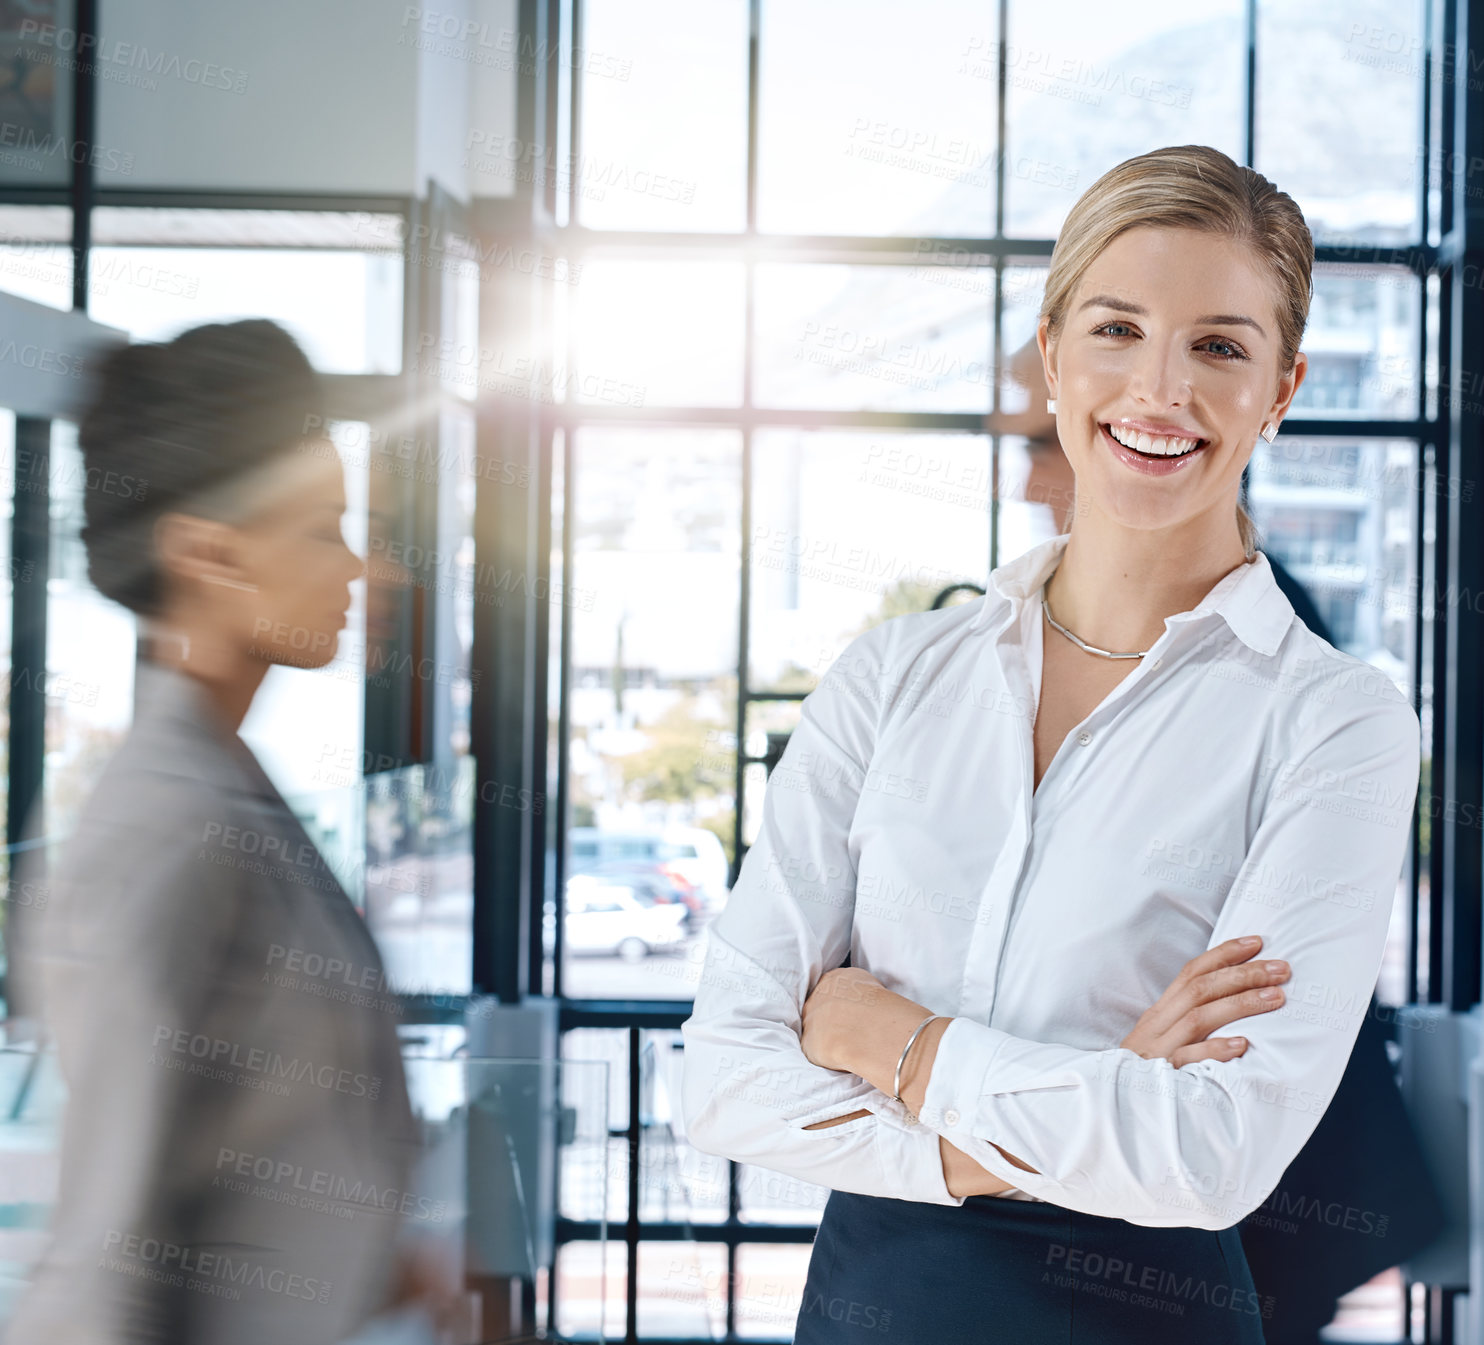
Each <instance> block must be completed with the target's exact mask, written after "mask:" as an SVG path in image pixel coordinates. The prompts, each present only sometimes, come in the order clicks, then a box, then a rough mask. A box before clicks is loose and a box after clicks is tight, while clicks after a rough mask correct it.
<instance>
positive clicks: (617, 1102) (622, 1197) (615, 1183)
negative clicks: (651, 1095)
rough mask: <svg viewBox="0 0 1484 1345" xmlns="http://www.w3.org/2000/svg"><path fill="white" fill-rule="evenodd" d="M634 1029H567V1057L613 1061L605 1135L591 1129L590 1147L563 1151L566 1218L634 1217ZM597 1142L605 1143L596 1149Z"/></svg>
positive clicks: (564, 1037)
mask: <svg viewBox="0 0 1484 1345" xmlns="http://www.w3.org/2000/svg"><path fill="white" fill-rule="evenodd" d="M628 1040H629V1034H628V1031H627V1029H625V1028H601V1027H579V1028H573V1029H572V1030H571V1031H569V1032H564V1033H563V1034H562V1044H561V1054H562V1059H563V1060H590V1061H601V1062H603V1063H605V1064H606V1065H607V1066H608V1124H607V1127H606V1133H604V1134H603V1136H602V1138H601V1139H599V1138H596V1136H597V1134H598V1132H597V1130H596V1129H594V1130H593V1131H592V1136H590V1138H589V1141H588V1142H587V1144H586V1147H583V1146H579V1145H568V1146H564V1147H563V1149H562V1151H561V1153H560V1162H561V1174H560V1191H561V1196H560V1210H559V1213H560V1215H561V1217H562V1218H564V1219H576V1220H579V1221H581V1222H586V1223H595V1222H598V1221H599V1220H601V1219H603V1218H604V1216H605V1213H606V1217H607V1218H608V1219H609V1220H611V1221H613V1222H615V1223H617V1224H619V1225H620V1226H621V1225H622V1224H623V1222H624V1221H625V1220H626V1219H627V1218H628V1217H629V1193H628V1171H629V1160H628V1152H629V1151H628V1140H627V1139H626V1138H625V1135H626V1132H627V1130H628V1125H629V1047H628ZM593 1144H600V1145H601V1146H602V1151H601V1152H594V1151H593V1147H592V1146H593Z"/></svg>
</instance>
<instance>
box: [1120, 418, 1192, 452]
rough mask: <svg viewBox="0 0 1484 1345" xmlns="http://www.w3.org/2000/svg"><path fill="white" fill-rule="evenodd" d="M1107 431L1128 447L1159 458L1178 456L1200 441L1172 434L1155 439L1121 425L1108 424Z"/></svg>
mask: <svg viewBox="0 0 1484 1345" xmlns="http://www.w3.org/2000/svg"><path fill="white" fill-rule="evenodd" d="M1108 433H1109V434H1111V435H1112V436H1113V437H1114V438H1115V439H1116V440H1118V442H1119V443H1120V444H1123V445H1125V446H1126V447H1128V448H1135V449H1138V451H1139V452H1140V453H1148V454H1151V455H1152V456H1157V457H1161V458H1178V457H1180V456H1181V454H1184V453H1189V452H1190V451H1191V450H1192V449H1193V448H1194V447H1195V446H1196V445H1197V444H1199V443H1200V442H1201V441H1200V440H1199V439H1176V438H1174V437H1173V436H1172V437H1171V438H1168V439H1155V438H1154V437H1153V436H1151V435H1148V434H1145V433H1143V432H1142V431H1140V430H1126V429H1124V428H1123V427H1122V426H1121V425H1109V426H1108Z"/></svg>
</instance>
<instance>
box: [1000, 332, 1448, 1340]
mask: <svg viewBox="0 0 1484 1345" xmlns="http://www.w3.org/2000/svg"><path fill="white" fill-rule="evenodd" d="M1007 372H1008V373H1009V376H1010V377H1011V378H1012V379H1013V380H1014V381H1015V382H1016V383H1017V384H1019V385H1020V386H1021V387H1024V388H1025V389H1026V391H1027V394H1028V396H1029V402H1028V408H1029V409H1028V410H1026V411H1024V412H1018V413H1008V414H1001V415H998V416H990V417H988V419H987V422H986V428H987V429H989V430H990V431H991V432H994V433H999V434H1003V435H1014V436H1020V437H1024V438H1025V440H1026V451H1027V455H1028V457H1029V459H1030V471H1029V475H1028V477H1027V480H1026V485H1025V498H1026V500H1027V501H1029V502H1031V503H1033V504H1044V505H1046V506H1047V507H1049V508H1050V509H1051V511H1052V515H1053V517H1054V518H1055V520H1056V530H1057V531H1058V532H1060V533H1064V532H1067V531H1068V530H1069V529H1070V527H1071V520H1072V516H1073V510H1074V509H1075V507H1076V484H1077V483H1076V477H1075V476H1074V475H1073V472H1072V467H1071V464H1070V463H1069V462H1068V461H1067V458H1066V455H1065V454H1064V453H1063V452H1062V449H1061V444H1060V443H1059V442H1058V440H1057V434H1056V417H1055V415H1054V414H1051V413H1049V412H1045V411H1043V410H1041V409H1040V408H1042V407H1044V406H1045V403H1046V380H1045V375H1044V373H1043V368H1042V361H1041V355H1040V352H1039V351H1038V350H1037V348H1036V343H1035V341H1034V340H1031V341H1028V342H1027V343H1026V344H1025V345H1024V346H1022V347H1021V348H1020V349H1019V350H1017V351H1016V352H1015V353H1014V354H1013V355H1012V356H1011V357H1010V361H1009V367H1008V371H1007ZM1268 563H1269V564H1270V565H1271V566H1272V567H1273V578H1274V580H1275V581H1276V582H1277V585H1278V587H1279V588H1280V589H1281V590H1282V591H1283V594H1284V596H1285V597H1286V598H1287V599H1288V601H1289V602H1290V603H1291V604H1292V605H1293V610H1294V612H1295V614H1296V615H1297V616H1298V618H1299V620H1300V621H1302V622H1303V623H1304V624H1305V625H1306V626H1308V628H1309V629H1310V630H1311V631H1313V632H1314V634H1316V635H1318V636H1319V637H1320V639H1322V640H1326V641H1328V642H1329V643H1330V644H1333V643H1334V641H1333V639H1332V638H1331V636H1330V632H1329V629H1328V627H1327V626H1326V625H1325V622H1324V619H1323V618H1322V617H1321V616H1320V614H1319V610H1318V608H1317V607H1316V606H1315V605H1314V601H1313V599H1312V598H1310V596H1309V594H1308V593H1307V592H1306V591H1305V589H1304V587H1303V585H1302V584H1300V583H1299V582H1298V581H1297V580H1296V579H1295V578H1294V577H1293V576H1292V575H1291V574H1290V573H1289V572H1288V571H1287V570H1286V569H1284V567H1283V566H1282V564H1280V563H1279V561H1278V558H1277V557H1276V556H1273V555H1271V554H1269V555H1268ZM1294 972H1295V975H1296V976H1297V977H1299V978H1300V979H1301V978H1302V974H1303V968H1302V967H1298V966H1295V967H1294ZM1384 1016H1385V1013H1384V1010H1382V1008H1381V1006H1380V1005H1379V1004H1378V1003H1377V1001H1376V999H1375V998H1374V996H1373V997H1372V999H1371V1003H1370V1006H1369V1009H1368V1011H1367V1013H1366V1015H1365V1019H1364V1021H1363V1022H1362V1024H1361V1028H1360V1035H1359V1036H1358V1038H1357V1039H1356V1043H1355V1049H1354V1050H1353V1051H1352V1052H1351V1055H1350V1061H1349V1063H1348V1065H1347V1066H1346V1069H1345V1073H1344V1075H1343V1076H1342V1077H1341V1080H1340V1085H1339V1088H1338V1090H1337V1091H1336V1093H1335V1097H1334V1101H1333V1102H1332V1103H1331V1104H1330V1106H1329V1109H1328V1111H1326V1112H1325V1114H1324V1116H1323V1117H1322V1118H1321V1120H1320V1122H1319V1125H1318V1127H1317V1128H1316V1129H1315V1131H1314V1134H1313V1135H1312V1136H1311V1137H1310V1139H1309V1142H1308V1143H1307V1144H1306V1145H1305V1146H1304V1147H1303V1149H1301V1150H1300V1151H1299V1155H1298V1157H1297V1158H1296V1159H1295V1160H1294V1161H1293V1163H1292V1164H1290V1165H1289V1167H1288V1170H1287V1172H1286V1173H1285V1174H1284V1177H1283V1180H1282V1181H1281V1182H1280V1183H1279V1184H1278V1186H1277V1188H1276V1189H1275V1190H1274V1191H1273V1193H1272V1195H1271V1196H1269V1198H1268V1199H1267V1201H1265V1202H1264V1203H1263V1205H1262V1207H1261V1208H1260V1209H1258V1210H1257V1211H1255V1212H1254V1213H1253V1214H1250V1215H1249V1216H1248V1217H1247V1218H1246V1219H1244V1220H1242V1222H1241V1223H1240V1224H1239V1225H1238V1228H1239V1229H1240V1232H1241V1238H1242V1248H1243V1250H1244V1251H1245V1252H1246V1254H1247V1261H1248V1264H1249V1265H1250V1267H1251V1270H1252V1279H1253V1283H1254V1284H1255V1286H1256V1288H1257V1291H1258V1293H1259V1294H1261V1295H1263V1296H1264V1299H1265V1300H1267V1301H1269V1302H1270V1304H1271V1315H1270V1316H1266V1315H1265V1317H1264V1320H1263V1333H1264V1335H1265V1337H1266V1339H1267V1342H1268V1345H1318V1343H1319V1340H1320V1336H1319V1332H1320V1329H1321V1328H1322V1327H1324V1326H1327V1325H1328V1324H1329V1323H1330V1322H1331V1321H1332V1320H1333V1318H1334V1315H1335V1310H1336V1301H1337V1300H1338V1299H1339V1298H1340V1296H1341V1295H1343V1294H1346V1293H1348V1292H1349V1291H1350V1290H1352V1289H1355V1288H1357V1287H1359V1286H1360V1285H1362V1284H1365V1283H1366V1282H1367V1281H1368V1280H1370V1279H1371V1278H1373V1277H1374V1276H1376V1275H1378V1274H1380V1273H1381V1272H1382V1271H1384V1270H1387V1269H1389V1268H1390V1267H1392V1266H1395V1265H1397V1264H1398V1263H1400V1262H1401V1261H1403V1260H1406V1259H1407V1258H1409V1257H1411V1256H1413V1255H1414V1254H1415V1253H1417V1252H1419V1251H1421V1250H1422V1249H1423V1248H1424V1247H1426V1246H1427V1245H1428V1244H1429V1243H1430V1242H1432V1241H1433V1240H1434V1239H1435V1238H1436V1237H1437V1236H1438V1234H1439V1233H1441V1231H1442V1227H1443V1217H1444V1216H1443V1208H1442V1204H1441V1203H1440V1201H1439V1199H1438V1194H1437V1189H1436V1187H1435V1185H1434V1182H1433V1178H1432V1176H1431V1175H1430V1173H1429V1172H1428V1169H1427V1167H1426V1164H1425V1161H1424V1159H1423V1156H1422V1151H1421V1148H1420V1147H1419V1145H1418V1142H1417V1137H1416V1134H1415V1132H1414V1131H1413V1128H1412V1124H1411V1121H1410V1119H1409V1118H1408V1116H1407V1114H1406V1111H1405V1108H1404V1105H1403V1103H1402V1096H1401V1092H1400V1090H1399V1088H1398V1087H1397V1083H1396V1077H1395V1073H1394V1071H1393V1069H1392V1064H1391V1059H1390V1057H1389V1056H1388V1054H1387V1050H1386V1041H1387V1037H1388V1033H1387V1031H1386V1028H1385V1027H1384V1026H1383V1018H1384Z"/></svg>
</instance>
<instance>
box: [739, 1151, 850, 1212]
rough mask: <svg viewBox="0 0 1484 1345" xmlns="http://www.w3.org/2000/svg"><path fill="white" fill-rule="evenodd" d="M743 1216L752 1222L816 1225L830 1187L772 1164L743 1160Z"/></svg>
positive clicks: (740, 1187) (741, 1182) (740, 1181)
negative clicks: (769, 1165)
mask: <svg viewBox="0 0 1484 1345" xmlns="http://www.w3.org/2000/svg"><path fill="white" fill-rule="evenodd" d="M737 1190H738V1195H739V1197H740V1199H741V1202H742V1210H741V1216H740V1217H741V1219H742V1222H743V1223H748V1224H800V1225H804V1226H806V1227H813V1226H814V1225H816V1224H818V1223H819V1216H820V1215H821V1214H823V1213H824V1203H825V1201H826V1200H828V1199H829V1197H830V1192H829V1188H828V1187H826V1186H817V1185H815V1184H814V1183H813V1182H806V1181H801V1180H800V1179H799V1178H797V1177H789V1176H787V1175H785V1174H784V1173H782V1172H774V1171H773V1170H772V1169H771V1168H762V1167H755V1166H754V1165H753V1164H751V1163H742V1164H739V1165H738V1168H737Z"/></svg>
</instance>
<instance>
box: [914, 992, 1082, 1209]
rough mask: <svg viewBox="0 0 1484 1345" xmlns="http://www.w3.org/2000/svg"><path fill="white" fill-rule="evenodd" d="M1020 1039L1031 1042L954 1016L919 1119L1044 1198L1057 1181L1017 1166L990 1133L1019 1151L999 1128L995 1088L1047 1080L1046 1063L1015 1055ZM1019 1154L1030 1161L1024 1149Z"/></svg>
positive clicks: (990, 1167) (1006, 1179) (1000, 1090)
mask: <svg viewBox="0 0 1484 1345" xmlns="http://www.w3.org/2000/svg"><path fill="white" fill-rule="evenodd" d="M1016 1043H1020V1044H1022V1045H1026V1044H1028V1043H1023V1042H1020V1039H1019V1038H1017V1037H1012V1036H1011V1035H1010V1034H1009V1033H1008V1032H1001V1031H1000V1030H999V1029H998V1028H994V1027H988V1026H986V1025H985V1024H983V1023H976V1022H975V1021H974V1020H973V1019H971V1018H955V1019H954V1020H953V1021H952V1022H951V1023H949V1024H948V1026H947V1027H946V1028H944V1030H943V1035H942V1036H941V1037H939V1038H938V1050H937V1053H936V1055H934V1057H933V1069H932V1073H931V1074H929V1075H928V1084H927V1088H926V1090H925V1091H924V1094H923V1102H922V1112H921V1116H920V1119H921V1120H922V1123H923V1124H924V1125H927V1126H931V1127H932V1128H933V1130H934V1131H935V1132H936V1133H937V1134H940V1135H942V1136H943V1138H944V1139H946V1140H947V1141H948V1142H949V1143H950V1144H952V1145H953V1146H954V1147H956V1148H959V1149H962V1150H963V1151H964V1152H965V1153H966V1154H969V1155H970V1156H971V1157H972V1158H973V1159H974V1160H975V1161H976V1162H977V1163H978V1164H979V1165H980V1166H981V1167H982V1168H984V1169H985V1171H986V1172H988V1173H990V1175H991V1176H995V1177H998V1178H999V1179H1000V1180H1001V1181H1002V1182H1010V1183H1012V1184H1013V1186H1014V1187H1015V1189H1016V1190H1019V1191H1024V1192H1025V1193H1026V1194H1027V1195H1033V1196H1039V1197H1041V1198H1042V1199H1043V1200H1044V1199H1049V1198H1051V1197H1053V1196H1054V1195H1055V1193H1056V1190H1057V1189H1058V1188H1057V1183H1056V1182H1055V1181H1053V1180H1051V1179H1050V1178H1048V1177H1047V1176H1045V1175H1044V1173H1035V1172H1027V1171H1025V1169H1024V1168H1020V1167H1017V1166H1016V1165H1015V1164H1014V1163H1012V1162H1010V1160H1009V1159H1007V1158H1006V1157H1005V1156H1004V1155H1003V1154H1002V1153H1000V1151H999V1150H998V1149H996V1148H995V1147H994V1144H991V1143H990V1142H989V1140H988V1138H987V1137H985V1136H986V1132H989V1133H990V1134H992V1135H993V1136H994V1140H995V1143H998V1144H1002V1145H1003V1146H1004V1147H1005V1148H1006V1149H1008V1150H1009V1151H1010V1152H1011V1153H1016V1144H1015V1141H1014V1137H1013V1136H1009V1135H1004V1134H1000V1133H996V1130H997V1128H996V1126H995V1124H994V1119H995V1118H994V1107H993V1094H995V1093H1010V1092H1014V1091H1016V1090H1017V1089H1020V1088H1028V1087H1035V1086H1036V1085H1038V1084H1041V1083H1043V1082H1048V1080H1046V1078H1045V1071H1044V1070H1043V1069H1040V1068H1037V1067H1035V1066H1031V1067H1030V1068H1026V1067H1024V1066H1023V1065H1022V1064H1021V1063H1020V1062H1018V1061H1016V1060H1014V1058H1013V1056H1014V1052H1013V1051H1010V1052H1007V1051H1006V1050H1005V1048H1006V1047H1007V1046H1013V1045H1015V1044H1016ZM991 1072H993V1073H994V1075H995V1085H994V1086H993V1087H991V1085H990V1082H989V1079H990V1075H991ZM1064 1082H1072V1081H1071V1080H1063V1079H1057V1080H1055V1083H1064ZM1017 1157H1020V1158H1021V1159H1023V1160H1024V1161H1025V1162H1030V1161H1031V1160H1030V1159H1028V1158H1026V1157H1025V1155H1024V1154H1017Z"/></svg>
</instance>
